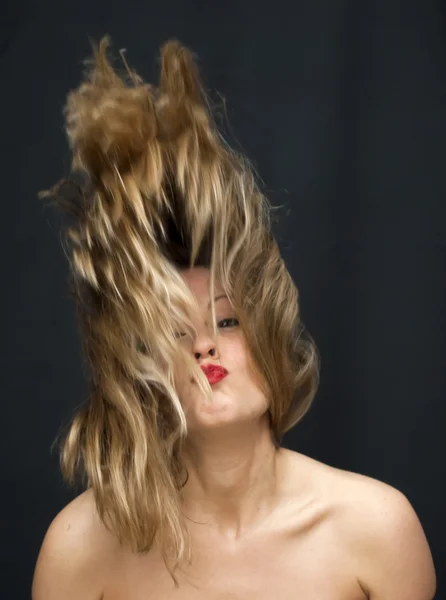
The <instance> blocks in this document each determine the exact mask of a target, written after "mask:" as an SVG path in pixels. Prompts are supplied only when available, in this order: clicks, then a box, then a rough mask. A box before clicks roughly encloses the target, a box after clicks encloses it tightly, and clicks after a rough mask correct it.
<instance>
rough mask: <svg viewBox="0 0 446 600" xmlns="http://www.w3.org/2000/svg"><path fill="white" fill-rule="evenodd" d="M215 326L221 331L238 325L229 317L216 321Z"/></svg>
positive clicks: (236, 320)
mask: <svg viewBox="0 0 446 600" xmlns="http://www.w3.org/2000/svg"><path fill="white" fill-rule="evenodd" d="M217 325H218V327H220V328H222V329H227V328H228V327H236V326H237V325H239V322H238V319H236V318H235V317H231V318H229V319H221V321H218V323H217Z"/></svg>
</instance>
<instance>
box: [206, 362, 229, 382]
mask: <svg viewBox="0 0 446 600" xmlns="http://www.w3.org/2000/svg"><path fill="white" fill-rule="evenodd" d="M201 370H202V371H203V373H204V374H205V375H206V377H207V378H208V381H209V383H210V384H211V385H214V384H215V383H218V382H219V381H221V380H222V379H224V378H225V377H226V375H228V371H227V370H226V369H225V368H224V367H220V366H219V365H202V366H201Z"/></svg>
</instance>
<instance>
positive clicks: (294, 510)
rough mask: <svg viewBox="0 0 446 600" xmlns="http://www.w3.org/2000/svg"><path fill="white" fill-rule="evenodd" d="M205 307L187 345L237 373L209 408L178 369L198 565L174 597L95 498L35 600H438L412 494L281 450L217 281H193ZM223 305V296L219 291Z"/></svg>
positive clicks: (52, 551)
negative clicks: (106, 522) (212, 293)
mask: <svg viewBox="0 0 446 600" xmlns="http://www.w3.org/2000/svg"><path fill="white" fill-rule="evenodd" d="M183 277H184V278H185V281H186V282H187V283H188V285H189V286H190V288H191V290H192V291H193V293H194V295H195V297H196V299H197V305H198V307H197V311H196V313H194V315H192V318H193V320H194V325H195V327H196V329H197V335H196V337H195V339H193V340H190V339H183V338H181V339H180V343H182V344H185V345H186V346H185V347H186V349H187V350H188V351H190V352H192V353H193V355H194V356H195V358H196V360H197V361H198V362H199V363H200V364H203V363H208V362H212V363H215V364H219V365H222V366H224V367H225V368H226V369H227V370H228V371H229V375H228V376H227V377H226V378H225V379H223V380H222V381H221V382H219V383H218V384H216V385H215V386H213V402H212V404H208V403H207V402H206V401H205V398H204V397H203V396H202V394H201V393H200V391H199V389H198V387H197V385H196V384H194V383H193V382H191V381H190V380H189V379H187V378H186V377H185V375H184V374H183V373H182V372H181V371H178V373H177V386H178V389H179V390H180V392H181V393H180V399H181V401H182V405H183V407H184V410H185V413H186V418H187V423H188V431H189V437H188V440H187V444H186V448H185V451H184V456H183V461H184V464H185V466H186V468H187V470H188V473H189V479H188V482H187V485H186V487H185V489H184V507H183V508H184V512H185V514H186V515H187V517H188V518H189V526H190V532H191V539H192V546H193V552H194V560H193V562H192V564H191V565H188V566H187V567H184V568H182V569H181V570H180V571H179V572H178V573H177V577H178V580H179V584H180V586H179V588H178V589H175V588H174V585H173V582H172V579H171V578H170V576H169V574H168V573H167V571H166V569H165V567H164V564H163V562H162V559H161V556H160V555H159V553H157V551H156V550H155V549H154V550H153V551H151V552H150V553H149V554H148V555H147V556H139V557H137V556H135V555H133V554H131V552H130V551H129V550H128V549H127V548H126V547H119V545H118V544H117V541H116V540H115V539H114V538H113V536H112V534H111V533H110V532H108V531H107V530H106V529H105V528H104V526H103V525H102V523H101V522H100V521H99V519H98V516H97V513H96V510H95V507H94V501H93V496H92V492H91V490H87V491H86V492H84V493H83V494H81V495H80V496H78V497H77V498H76V499H75V500H73V502H71V503H70V504H69V505H67V506H66V507H65V508H64V509H63V510H62V511H61V512H60V513H59V514H58V515H57V516H56V517H55V519H54V520H53V522H52V524H51V526H50V528H49V530H48V532H47V534H46V536H45V539H44V542H43V544H42V548H41V551H40V554H39V558H38V561H37V565H36V571H35V575H34V581H33V595H32V597H33V600H81V599H82V600H148V599H151V598H154V599H157V600H158V599H163V600H170V599H171V598H175V599H177V600H189V599H196V600H201V599H202V600H223V599H230V598H231V599H234V600H235V599H243V600H251V599H252V600H254V599H255V600H264V599H265V600H266V599H268V600H270V599H271V598H276V599H277V600H291V599H295V598H305V600H313V599H314V600H316V599H317V600H322V599H324V600H325V599H326V600H329V599H330V600H361V599H364V598H370V599H372V600H430V599H432V598H433V596H434V592H435V572H434V567H433V562H432V556H431V553H430V550H429V547H428V544H427V541H426V537H425V535H424V532H423V529H422V527H421V524H420V522H419V520H418V518H417V516H416V514H415V512H414V510H413V508H412V506H411V505H410V503H409V502H408V500H407V499H406V497H405V496H404V495H403V494H401V492H399V491H397V490H396V489H394V488H392V487H391V486H388V485H386V484H384V483H381V482H379V481H377V480H374V479H371V478H369V477H365V476H362V475H358V474H355V473H350V472H347V471H342V470H340V469H335V468H333V467H330V466H328V465H325V464H322V463H320V462H318V461H315V460H313V459H311V458H309V457H306V456H304V455H302V454H299V453H296V452H291V451H288V450H285V449H279V450H277V449H276V448H275V447H274V445H273V443H272V441H271V437H270V435H269V430H268V420H267V418H266V411H267V408H268V401H267V399H266V398H265V396H264V395H263V394H262V392H261V391H260V387H259V385H258V381H256V377H255V376H254V375H252V374H251V372H250V370H249V369H248V363H249V356H248V352H247V349H246V343H245V340H244V337H243V334H242V332H241V330H240V328H239V327H238V326H237V324H236V321H234V320H233V319H234V318H236V315H235V314H234V313H233V311H232V308H231V306H230V304H229V302H228V300H227V299H225V298H221V299H219V300H217V302H216V310H217V320H218V321H219V327H218V333H217V336H216V339H214V338H213V335H212V329H211V326H210V325H211V324H210V310H209V300H210V298H209V292H208V281H209V273H208V271H207V270H206V269H203V268H194V269H191V270H189V271H186V272H184V273H183ZM216 291H217V297H218V296H219V295H220V294H221V292H222V290H218V289H217V290H216Z"/></svg>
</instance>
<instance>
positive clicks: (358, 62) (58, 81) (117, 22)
mask: <svg viewBox="0 0 446 600" xmlns="http://www.w3.org/2000/svg"><path fill="white" fill-rule="evenodd" d="M0 15H2V18H1V21H0V76H1V94H0V103H1V104H0V106H1V111H0V118H1V174H2V178H1V179H2V185H1V195H2V209H3V211H4V213H3V218H2V236H1V240H2V252H1V258H2V264H3V269H2V275H3V277H2V284H1V291H2V293H1V299H2V308H3V310H2V317H3V318H2V325H3V331H4V332H6V340H5V341H4V343H3V349H2V350H3V351H2V367H3V369H2V370H3V375H2V379H3V389H2V405H1V406H2V415H1V424H2V435H1V445H2V494H1V522H2V544H1V557H0V558H1V565H0V572H1V581H0V597H1V598H5V600H6V599H7V600H9V599H11V600H12V599H13V598H14V599H15V600H22V599H23V600H25V599H27V598H29V597H30V588H31V579H32V573H33V569H34V565H35V560H36V558H37V553H38V550H39V547H40V544H41V542H42V539H43V536H44V534H45V531H46V529H47V528H48V526H49V524H50V522H51V520H52V519H53V518H54V516H55V515H56V514H57V512H58V511H59V510H61V508H62V507H63V506H65V504H66V503H67V502H68V501H69V500H71V499H72V498H73V497H74V492H72V491H70V490H69V489H68V488H67V487H66V486H64V485H63V483H62V480H61V476H60V474H59V468H58V456H57V452H56V451H55V450H53V452H51V445H52V443H53V441H54V439H55V437H56V435H57V434H58V432H59V430H60V428H61V426H62V425H63V424H65V423H66V422H67V421H68V419H69V418H70V417H71V415H72V414H73V411H74V410H75V409H76V407H77V406H79V405H80V403H81V402H82V401H83V400H84V398H85V392H86V386H85V382H84V376H83V372H82V367H81V359H80V347H79V340H78V337H77V325H76V322H75V315H74V306H73V304H72V301H71V300H70V298H69V296H68V288H67V275H68V269H67V263H66V259H65V256H64V253H63V250H62V247H61V244H60V238H59V236H60V231H59V227H60V224H61V222H60V219H59V218H58V217H57V216H56V215H55V214H54V213H52V212H51V210H50V209H48V208H45V207H44V205H43V203H42V201H40V200H38V198H37V193H38V191H39V190H42V189H46V188H48V187H49V186H51V185H52V184H53V183H55V182H56V181H57V180H58V179H59V178H60V177H62V176H64V175H68V174H69V168H70V159H69V154H68V149H67V144H66V141H65V135H64V132H63V117H62V107H63V104H64V101H65V97H66V94H67V92H68V91H69V90H70V89H72V88H74V87H76V86H77V85H78V83H79V82H80V78H81V74H82V69H83V67H82V61H83V59H85V58H86V57H88V56H89V55H90V52H91V46H90V42H89V38H91V39H94V40H98V39H99V38H100V37H101V36H102V35H104V34H106V33H109V34H110V35H111V37H112V41H113V44H114V51H115V52H116V54H117V52H118V50H119V49H121V48H126V49H127V55H126V56H127V60H128V61H129V63H130V64H131V65H132V66H134V67H135V68H136V69H137V71H139V72H140V73H141V74H142V75H143V76H144V78H145V79H146V80H148V81H153V80H154V78H156V77H157V76H158V63H157V60H158V55H159V47H160V46H161V44H162V43H163V42H165V41H166V40H167V39H169V38H173V37H174V38H177V39H179V40H180V41H181V42H182V43H184V44H185V45H187V46H188V47H189V48H190V49H192V50H193V51H194V52H195V53H196V54H197V56H198V59H199V64H200V67H201V71H202V74H203V77H204V79H205V82H206V85H207V87H208V89H209V91H210V92H211V95H212V98H213V100H214V101H215V103H216V104H217V105H218V106H219V107H220V108H219V112H220V115H221V118H220V119H219V121H220V122H221V124H222V126H223V127H224V130H225V133H226V136H227V137H228V139H229V141H230V142H231V143H232V144H233V145H234V146H235V147H236V148H237V149H238V150H242V151H243V152H245V153H246V154H247V155H248V156H249V157H250V158H251V160H252V161H253V163H254V165H255V167H256V168H257V170H258V171H259V173H260V175H261V177H262V179H263V181H264V184H265V190H266V192H267V194H268V196H269V198H270V199H271V201H272V203H273V204H280V205H283V208H282V209H281V211H280V215H281V217H280V222H279V224H278V225H277V227H276V234H277V237H278V240H279V244H280V246H281V248H282V251H283V254H284V257H285V260H286V262H287V265H288V267H289V269H290V271H291V273H292V275H293V278H294V280H295V282H296V284H297V286H298V288H299V291H300V301H301V311H302V318H303V321H304V322H305V324H306V326H307V329H308V330H309V331H310V333H311V334H312V336H313V337H314V339H315V341H316V343H317V345H318V347H319V351H320V354H321V359H322V363H321V365H322V370H321V386H320V389H319V392H318V394H317V396H316V399H315V401H314V404H313V407H312V409H311V411H310V413H309V414H308V415H307V416H306V417H305V419H304V420H303V421H302V422H301V423H300V424H299V425H298V426H297V427H296V428H295V429H294V430H293V431H292V432H291V433H289V434H288V435H287V436H286V440H285V445H286V446H287V447H289V448H292V449H294V450H298V451H300V452H303V453H305V454H308V455H310V456H313V457H315V458H317V459H318V460H321V461H323V462H326V463H328V464H331V465H333V466H337V467H340V468H343V469H347V470H351V471H357V472H360V473H363V474H366V475H369V476H371V477H374V478H377V479H380V480H382V481H385V482H387V483H389V484H391V485H393V486H394V487H396V488H398V489H399V490H401V491H402V492H403V493H404V494H406V496H407V497H408V498H409V500H410V502H411V503H412V505H413V506H414V508H415V510H416V512H417V514H418V516H419V518H420V520H421V522H422V525H423V527H424V529H425V532H426V535H427V538H428V540H429V543H430V546H431V549H432V552H433V555H434V561H435V565H436V570H437V578H438V593H437V598H439V599H443V600H446V591H445V576H446V573H445V571H446V556H445V546H444V536H445V534H446V528H445V523H446V518H445V506H446V494H445V455H446V453H445V446H446V443H445V438H444V428H445V407H444V403H445V394H446V316H445V312H446V169H445V166H446V147H445V140H446V5H445V4H444V3H443V2H434V1H433V0H423V2H420V1H415V0H406V1H404V2H403V1H401V2H398V1H395V0H376V1H374V2H357V1H350V2H348V1H340V0H325V1H323V0H305V1H302V0H297V1H295V2H291V1H289V2H284V1H282V0H277V1H276V2H259V1H256V2H255V1H253V0H243V1H242V0H240V1H238V2H237V1H233V0H225V1H224V2H215V1H212V0H201V1H199V0H187V1H180V0H172V1H171V2H156V3H155V2H146V3H139V2H134V1H133V0H129V1H127V2H123V1H116V2H113V1H111V2H110V1H109V2H105V1H104V0H96V1H95V2H91V1H89V2H87V1H86V0H78V2H76V3H68V2H66V1H57V2H56V0H51V1H50V0H41V1H40V2H38V3H37V2H34V3H31V2H29V3H25V2H23V1H22V2H17V3H15V4H11V5H10V6H3V7H2V8H1V9H0ZM223 99H224V100H223ZM224 106H226V109H224ZM225 112H226V116H225ZM5 383H6V385H5Z"/></svg>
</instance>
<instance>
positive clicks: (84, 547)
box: [32, 489, 118, 600]
mask: <svg viewBox="0 0 446 600" xmlns="http://www.w3.org/2000/svg"><path fill="white" fill-rule="evenodd" d="M117 550H118V543H117V541H116V540H115V538H114V537H113V535H112V534H111V532H110V531H108V530H107V528H106V527H105V526H104V524H103V523H102V521H101V520H100V518H99V515H98V512H97V510H96V504H95V501H94V495H93V491H92V490H91V489H88V490H86V491H85V492H83V493H82V494H80V495H79V496H77V497H76V498H74V500H72V501H71V502H70V503H69V504H67V505H66V506H65V507H64V508H63V509H62V510H61V511H60V512H59V513H58V514H57V515H56V516H55V517H54V519H53V520H52V522H51V524H50V526H49V527H48V530H47V531H46V534H45V537H44V539H43V542H42V545H41V548H40V552H39V555H38V558H37V562H36V567H35V571H34V577H33V583H32V600H56V599H57V600H81V599H82V600H101V598H102V595H103V588H104V584H105V582H106V581H107V573H108V572H109V569H110V565H111V561H112V558H113V556H115V553H116V552H117Z"/></svg>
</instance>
